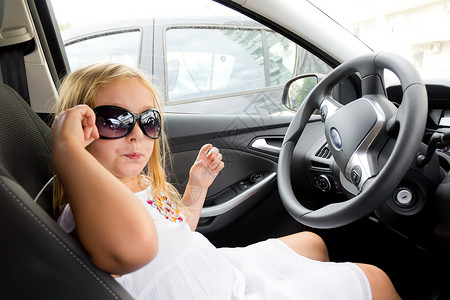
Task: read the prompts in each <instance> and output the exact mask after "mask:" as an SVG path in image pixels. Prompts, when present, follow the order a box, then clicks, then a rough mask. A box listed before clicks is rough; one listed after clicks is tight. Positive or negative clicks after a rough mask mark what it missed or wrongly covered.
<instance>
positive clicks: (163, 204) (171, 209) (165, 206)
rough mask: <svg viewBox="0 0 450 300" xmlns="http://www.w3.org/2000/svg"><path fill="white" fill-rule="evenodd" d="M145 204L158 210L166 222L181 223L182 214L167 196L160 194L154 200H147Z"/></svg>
mask: <svg viewBox="0 0 450 300" xmlns="http://www.w3.org/2000/svg"><path fill="white" fill-rule="evenodd" d="M147 203H148V204H150V205H151V206H153V207H154V208H156V209H157V210H158V212H159V213H160V214H161V215H163V216H164V217H165V218H166V219H167V220H169V221H171V222H183V214H181V213H180V211H179V210H178V209H177V206H176V205H175V203H173V201H172V200H170V199H168V198H167V196H165V195H163V194H160V195H159V196H158V198H157V199H156V200H153V199H150V198H147Z"/></svg>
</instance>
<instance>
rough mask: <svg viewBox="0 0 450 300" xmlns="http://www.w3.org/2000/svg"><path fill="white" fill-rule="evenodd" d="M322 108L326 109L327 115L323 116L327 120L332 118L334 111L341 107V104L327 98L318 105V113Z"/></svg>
mask: <svg viewBox="0 0 450 300" xmlns="http://www.w3.org/2000/svg"><path fill="white" fill-rule="evenodd" d="M339 105H340V106H339ZM324 107H326V108H327V115H326V116H325V118H328V117H330V116H332V115H333V114H334V113H335V112H336V111H338V110H339V109H340V108H341V107H342V104H340V103H338V102H336V101H334V100H331V99H329V98H325V99H323V101H322V103H320V111H322V110H323V108H324ZM324 121H325V120H322V122H324Z"/></svg>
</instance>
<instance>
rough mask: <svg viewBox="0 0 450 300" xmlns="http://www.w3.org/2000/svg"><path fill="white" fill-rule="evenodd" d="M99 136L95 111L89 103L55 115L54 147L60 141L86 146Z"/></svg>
mask: <svg viewBox="0 0 450 300" xmlns="http://www.w3.org/2000/svg"><path fill="white" fill-rule="evenodd" d="M98 138H99V134H98V130H97V127H96V126H95V113H94V111H93V110H92V109H91V108H90V107H89V106H87V105H77V106H75V107H72V108H70V109H68V110H66V111H63V112H61V113H59V114H58V115H57V116H56V117H55V121H54V123H53V126H52V139H53V143H54V147H55V146H57V145H58V143H63V144H65V143H67V144H71V143H75V144H79V145H80V146H82V147H83V148H85V147H86V146H87V145H89V144H90V143H92V142H93V141H94V140H96V139H98Z"/></svg>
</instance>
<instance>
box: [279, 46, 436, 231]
mask: <svg viewBox="0 0 450 300" xmlns="http://www.w3.org/2000/svg"><path fill="white" fill-rule="evenodd" d="M385 69H388V70H391V71H392V72H393V73H394V74H395V75H397V77H398V79H399V80H400V83H401V87H402V90H403V98H402V101H401V104H400V106H399V107H398V109H397V108H396V107H395V106H394V105H393V104H392V103H391V101H389V100H388V99H387V97H386V94H385V87H384V80H383V78H384V76H383V72H384V70H385ZM355 73H356V74H357V75H358V76H360V79H361V88H362V97H361V98H359V99H356V100H354V101H352V102H350V103H349V104H347V105H345V106H343V105H342V104H340V103H339V102H337V101H336V100H334V99H333V98H332V93H331V92H332V89H333V87H335V86H336V84H337V83H339V81H341V80H343V79H345V78H346V77H348V76H350V75H352V74H355ZM316 109H320V114H321V118H322V121H323V122H324V123H325V137H326V140H327V143H328V147H329V148H330V151H331V153H332V155H333V158H334V161H335V163H336V165H337V166H338V168H339V171H340V181H341V183H342V184H343V185H349V184H350V185H352V187H353V188H354V190H355V191H356V192H355V194H356V195H355V196H354V197H352V198H350V199H348V200H346V201H344V202H339V203H332V204H329V205H327V206H324V207H322V208H320V209H317V210H309V209H307V208H305V207H304V206H303V205H302V204H301V203H300V202H299V201H298V200H297V198H296V196H295V194H294V192H293V189H292V182H291V175H290V170H291V163H292V156H293V153H294V148H295V146H296V145H297V142H298V140H299V138H300V135H301V134H302V132H303V130H304V129H305V126H306V124H307V122H308V120H309V119H310V117H311V115H312V113H313V112H314V111H315V110H316ZM427 111H428V100H427V92H426V89H425V85H424V84H423V82H422V80H421V78H420V75H419V73H418V72H417V71H416V70H415V68H414V67H413V66H412V65H411V64H410V63H409V62H408V61H406V60H405V59H403V58H402V57H400V56H397V55H395V54H392V53H385V52H380V53H371V54H368V55H364V56H360V57H357V58H354V59H351V60H349V61H346V62H344V63H342V64H341V65H340V66H338V67H337V68H336V69H334V70H333V71H332V72H331V73H330V74H328V75H327V76H326V77H325V78H324V79H322V80H321V81H320V82H319V83H318V84H317V85H316V86H315V88H314V89H313V90H312V91H311V93H310V94H309V95H308V96H307V98H306V99H305V100H304V101H303V103H302V104H301V106H300V108H299V109H298V111H297V113H296V115H295V116H294V118H293V119H292V121H291V123H290V125H289V127H288V130H287V132H286V135H285V137H284V140H283V144H282V147H281V152H280V156H279V161H278V170H277V172H278V179H277V181H278V189H279V193H280V197H281V200H282V202H283V204H284V206H285V207H286V209H287V211H288V212H289V213H290V214H291V216H292V217H293V218H294V219H295V220H297V221H298V222H300V223H302V224H304V225H307V226H310V227H315V228H335V227H339V226H343V225H346V224H349V223H351V222H353V221H356V220H357V219H360V218H362V217H364V216H366V215H368V214H369V213H371V212H372V211H374V210H375V209H376V208H377V207H378V206H379V205H381V204H382V203H383V202H384V201H385V200H386V199H387V198H388V197H389V195H391V194H392V192H393V191H394V189H395V188H396V187H397V185H398V184H399V183H400V181H401V179H402V178H403V177H404V176H405V174H406V172H407V170H408V168H409V167H410V166H411V164H412V163H413V162H414V161H415V158H416V155H417V151H418V147H419V144H420V143H421V140H422V137H423V134H424V130H425V124H426V119H427ZM389 141H391V142H393V143H394V146H393V149H392V152H391V153H390V155H389V158H388V159H387V160H382V159H380V154H381V152H382V150H383V148H384V147H385V145H386V144H387V143H388V142H389Z"/></svg>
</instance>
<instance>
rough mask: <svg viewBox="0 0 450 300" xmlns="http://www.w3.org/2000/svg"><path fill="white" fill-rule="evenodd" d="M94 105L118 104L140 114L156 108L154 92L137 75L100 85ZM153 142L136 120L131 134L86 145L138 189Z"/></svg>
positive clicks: (114, 171)
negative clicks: (138, 178)
mask: <svg viewBox="0 0 450 300" xmlns="http://www.w3.org/2000/svg"><path fill="white" fill-rule="evenodd" d="M95 105H96V106H100V105H115V106H119V107H122V108H125V109H127V110H129V111H131V112H134V113H137V114H139V113H141V112H143V111H146V110H148V109H150V108H155V103H154V99H153V94H152V93H151V92H150V90H149V89H148V88H147V87H146V86H144V85H143V84H141V83H140V82H139V81H138V80H137V79H127V80H121V81H119V82H117V83H114V84H109V85H105V86H103V87H101V88H100V89H99V90H98V92H97V96H96V98H95ZM154 143H155V141H154V140H153V139H151V138H148V137H146V136H145V135H144V133H143V132H142V130H141V128H140V127H139V125H138V124H136V125H135V126H134V128H133V131H132V132H131V133H130V134H129V135H127V136H125V137H123V138H120V139H115V140H104V139H99V140H96V141H94V142H93V143H91V144H90V145H89V146H88V147H87V148H86V149H87V150H88V151H89V152H90V153H91V154H92V155H93V156H94V157H95V158H96V159H97V160H98V161H99V162H100V163H101V164H102V165H103V166H104V167H105V168H106V169H108V170H109V171H110V172H111V173H112V174H113V175H115V176H116V177H117V178H119V179H120V180H121V181H122V182H124V183H125V184H126V185H127V186H128V187H129V188H130V189H132V190H135V191H137V190H136V189H139V187H138V182H137V175H138V174H139V173H140V172H141V171H142V170H143V169H144V167H145V166H146V165H147V163H148V161H149V159H150V157H151V155H152V153H153V148H154Z"/></svg>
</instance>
